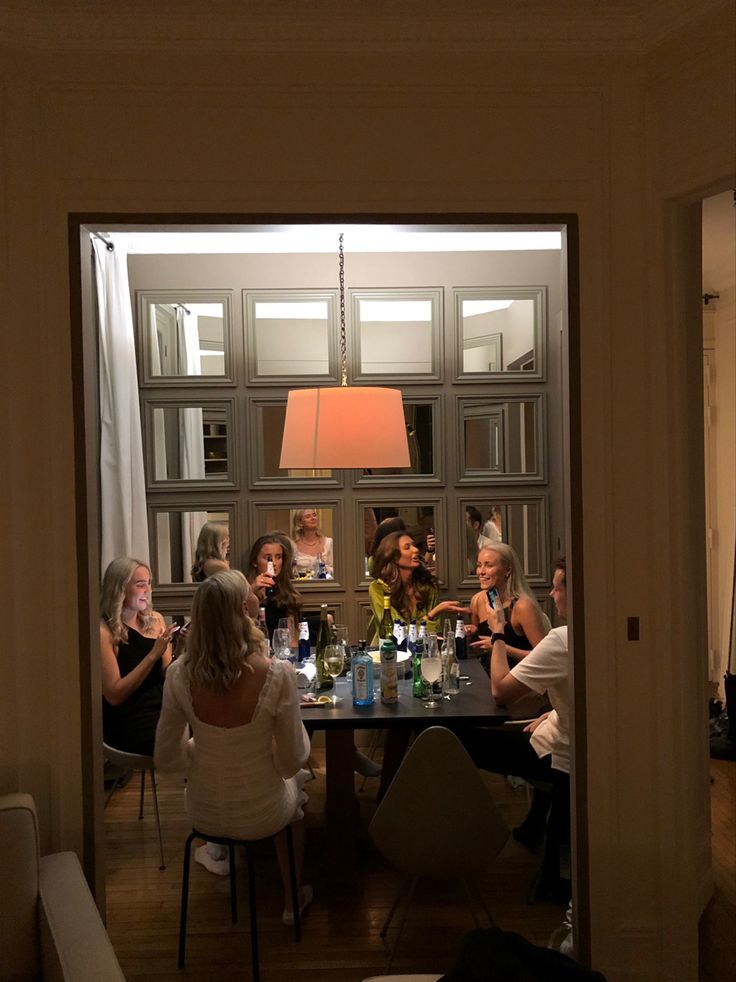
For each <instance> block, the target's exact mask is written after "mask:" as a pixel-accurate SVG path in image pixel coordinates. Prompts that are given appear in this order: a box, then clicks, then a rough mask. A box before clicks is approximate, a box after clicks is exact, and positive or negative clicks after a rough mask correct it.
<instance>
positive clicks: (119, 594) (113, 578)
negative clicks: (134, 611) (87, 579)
mask: <svg viewBox="0 0 736 982" xmlns="http://www.w3.org/2000/svg"><path fill="white" fill-rule="evenodd" d="M139 566H142V567H143V569H147V570H148V575H149V576H150V575H151V568H150V566H149V565H148V563H142V562H141V561H140V559H132V558H131V557H130V556H125V557H122V558H121V559H113V561H112V562H111V563H110V565H109V566H108V567H107V569H106V570H105V575H104V576H103V577H102V587H101V588H100V617H101V619H102V620H103V621H104V623H105V624H107V626H108V628H109V629H110V634H111V635H112V643H113V644H120V643H121V642H122V643H123V644H125V643H126V642H127V640H128V626H127V624H124V623H123V604H124V603H125V591H126V590H127V588H128V584H129V583H130V581H131V580H132V579H133V574H134V573H135V571H136V570H137V569H138V567H139ZM154 613H155V612H154V610H153V608H152V607H151V605H150V604H149V605H148V607H146V609H145V610H142V611H139V612H138V616H139V617H140V619H141V624H142V626H143V630H144V631H147V630H148V628H149V627H150V626H151V624H152V623H153V619H154Z"/></svg>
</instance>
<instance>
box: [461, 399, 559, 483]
mask: <svg viewBox="0 0 736 982" xmlns="http://www.w3.org/2000/svg"><path fill="white" fill-rule="evenodd" d="M460 405H461V413H462V423H463V438H464V446H463V450H464V463H465V466H464V471H463V476H464V477H467V476H472V475H477V474H486V473H487V474H514V475H516V474H538V473H539V471H540V466H539V460H538V459H537V432H538V427H539V420H538V418H537V413H538V411H539V410H538V407H539V400H538V398H536V397H535V398H531V399H523V398H515V399H509V400H501V399H498V400H495V399H489V400H486V401H484V402H469V401H465V400H461V402H460Z"/></svg>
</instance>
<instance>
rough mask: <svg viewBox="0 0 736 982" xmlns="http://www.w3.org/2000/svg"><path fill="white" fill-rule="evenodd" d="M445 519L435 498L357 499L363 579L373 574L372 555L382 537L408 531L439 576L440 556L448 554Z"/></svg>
mask: <svg viewBox="0 0 736 982" xmlns="http://www.w3.org/2000/svg"><path fill="white" fill-rule="evenodd" d="M441 526H442V523H441V520H440V507H439V503H438V502H436V501H426V502H422V503H419V504H415V503H413V502H411V503H410V502H404V503H398V504H393V503H389V502H378V503H375V504H374V503H373V502H365V501H361V502H357V521H356V532H357V534H358V535H361V533H362V539H363V562H362V567H361V569H360V570H359V573H360V579H361V581H362V582H364V583H365V582H369V581H370V580H371V578H372V568H373V564H372V559H373V556H374V555H375V551H376V548H377V547H378V543H379V542H380V540H381V539H383V538H384V537H385V536H386V534H388V533H390V532H397V531H398V532H406V533H407V534H409V535H411V537H412V538H413V539H414V543H415V544H416V546H417V547H418V548H419V553H420V556H421V558H422V561H423V562H424V563H425V565H426V566H428V567H429V568H430V569H431V570H432V572H434V573H435V575H436V576H437V577H438V578H440V579H441V577H440V567H441V566H442V562H441V561H440V559H439V558H438V556H439V555H440V554H442V555H445V550H444V546H446V543H443V542H442V538H443V533H442V527H441Z"/></svg>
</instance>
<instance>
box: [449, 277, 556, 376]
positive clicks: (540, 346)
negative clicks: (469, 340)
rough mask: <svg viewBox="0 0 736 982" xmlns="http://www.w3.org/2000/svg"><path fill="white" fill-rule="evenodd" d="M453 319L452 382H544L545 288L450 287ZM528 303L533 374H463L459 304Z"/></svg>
mask: <svg viewBox="0 0 736 982" xmlns="http://www.w3.org/2000/svg"><path fill="white" fill-rule="evenodd" d="M452 296H453V310H454V317H455V325H454V328H455V331H454V333H455V377H454V381H455V382H494V383H495V382H520V381H526V382H536V381H546V377H547V375H546V372H547V287H546V286H490V287H453V290H452ZM486 299H488V300H493V299H499V300H532V301H534V326H533V332H534V350H535V352H536V361H537V367H536V369H535V370H534V371H533V372H525V371H523V370H518V371H510V372H509V371H501V372H466V371H465V370H464V369H463V351H464V347H463V341H464V338H463V315H462V309H463V301H464V300H486Z"/></svg>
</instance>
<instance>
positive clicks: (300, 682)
mask: <svg viewBox="0 0 736 982" xmlns="http://www.w3.org/2000/svg"><path fill="white" fill-rule="evenodd" d="M316 678H317V666H316V665H315V664H314V662H313V661H305V662H302V664H301V665H300V666H299V668H298V669H297V670H296V685H297V688H298V689H310V688H311V687H312V684H313V683H314V680H315V679H316Z"/></svg>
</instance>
